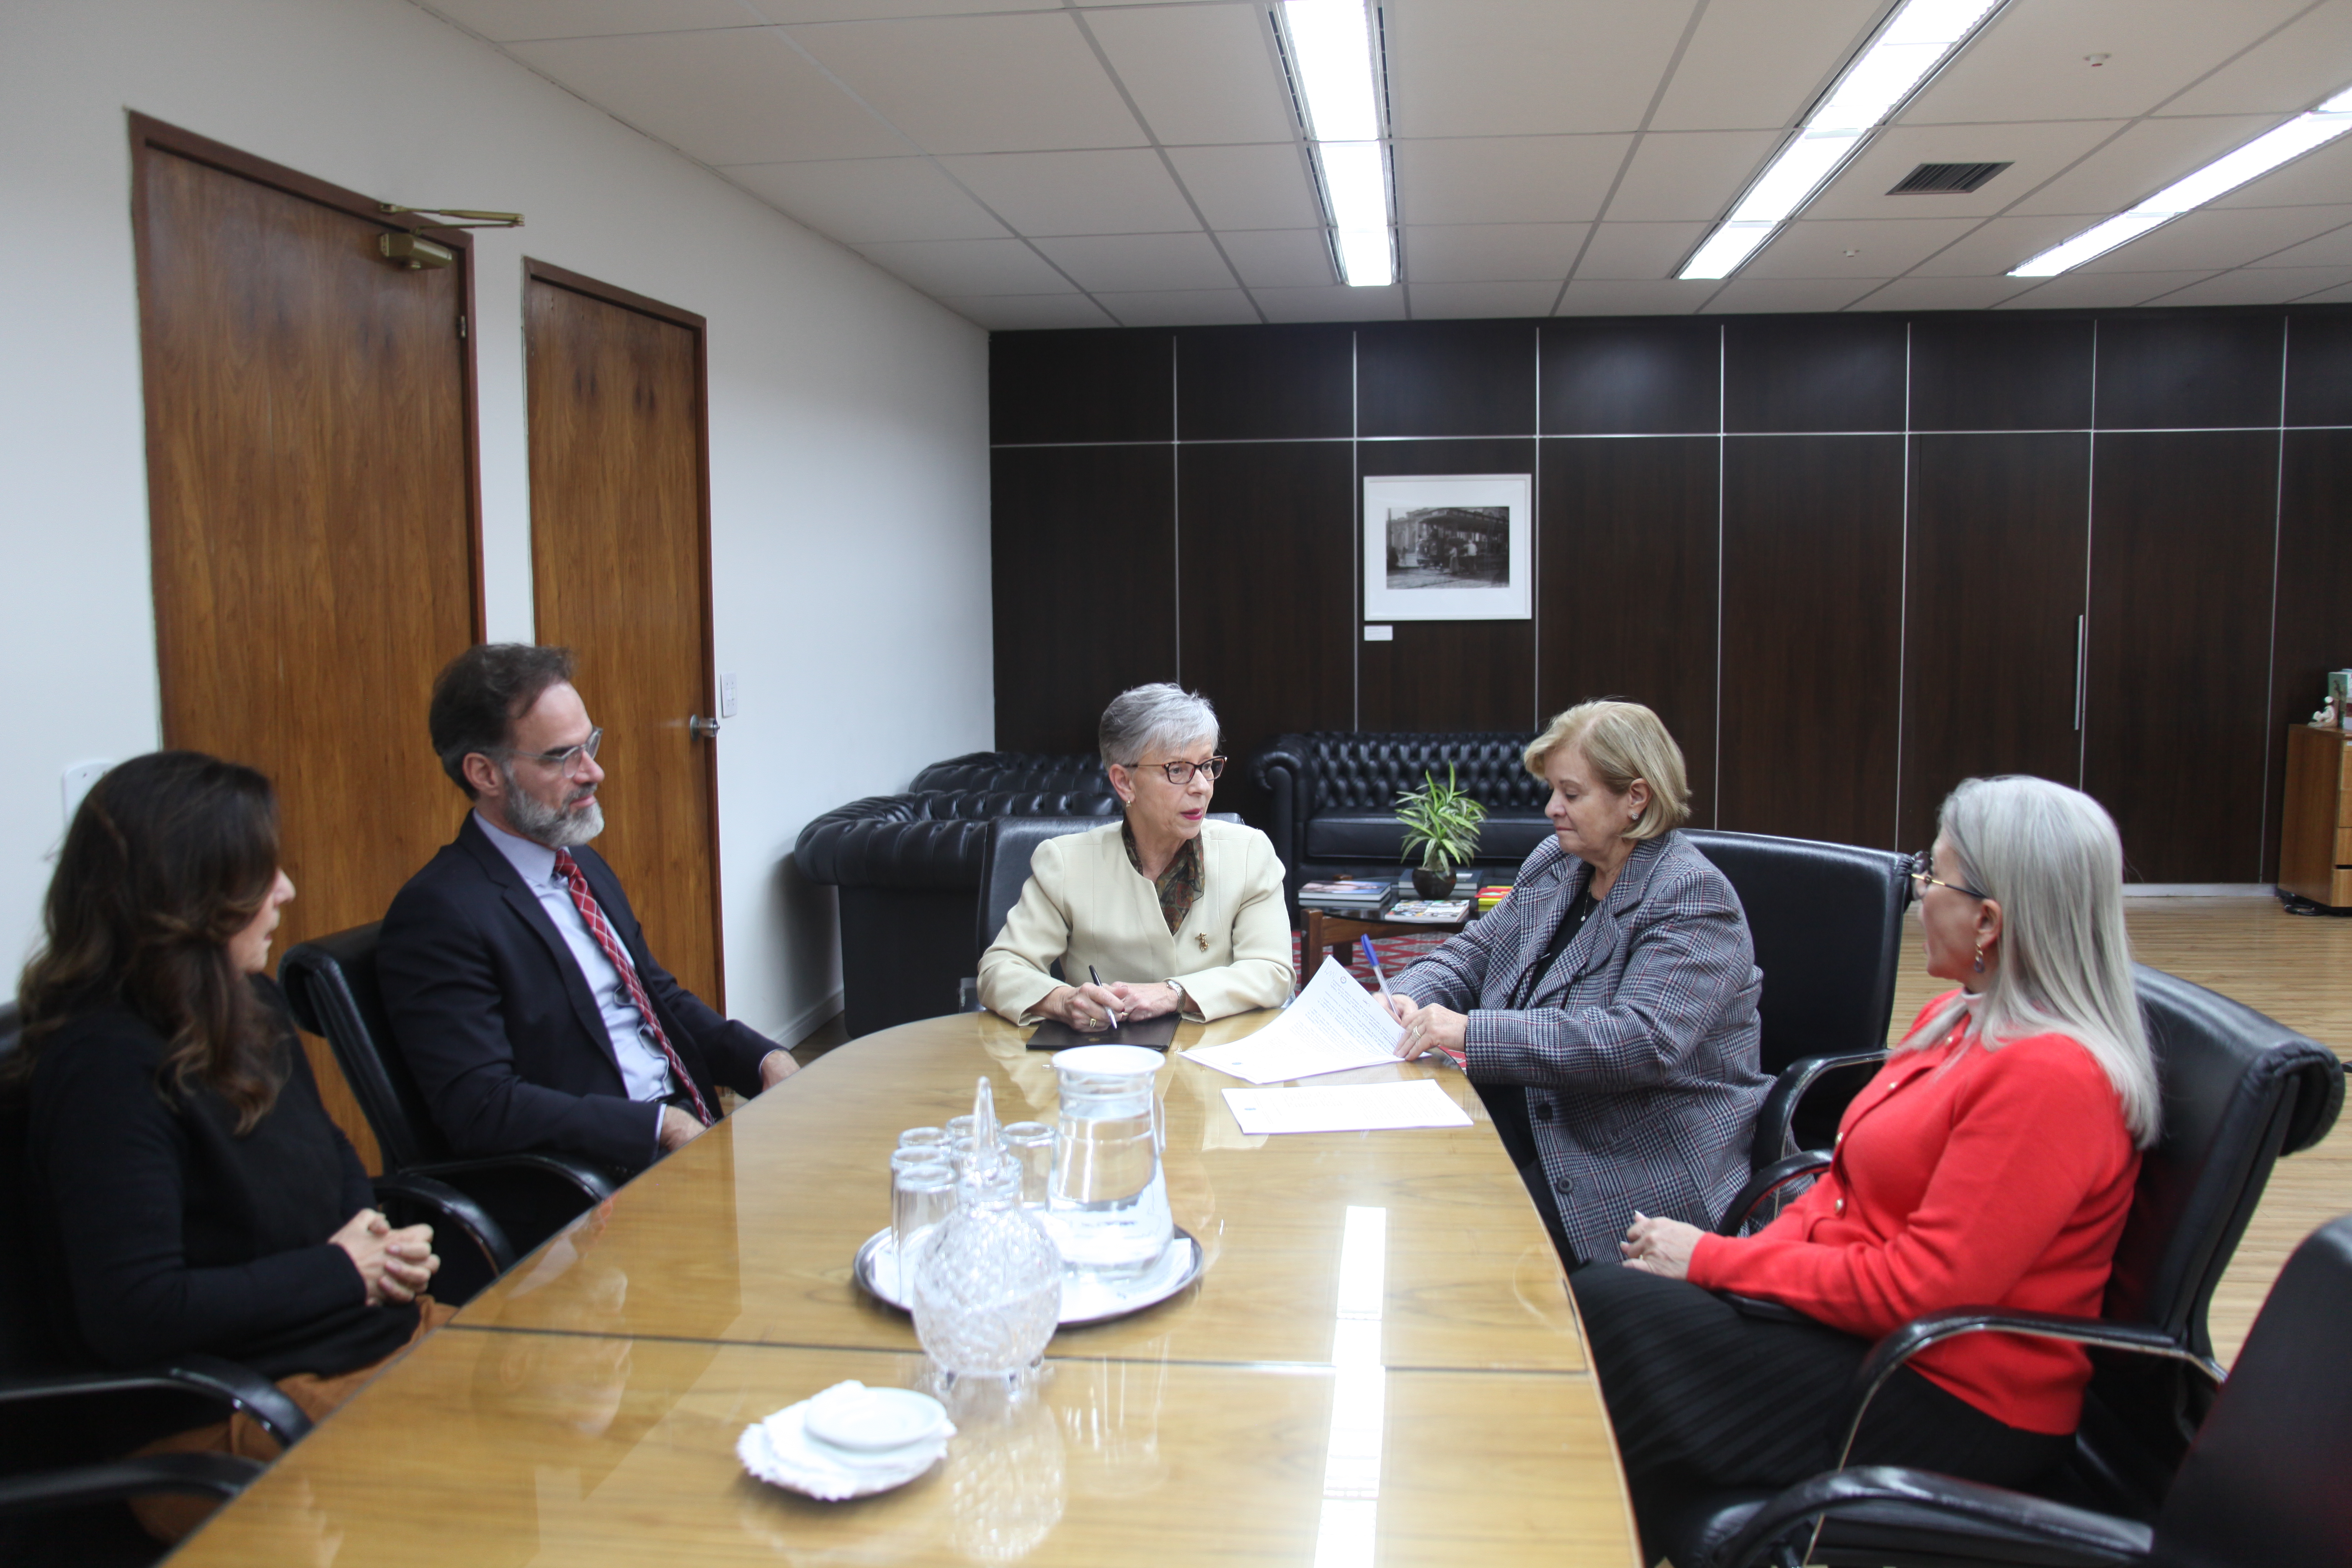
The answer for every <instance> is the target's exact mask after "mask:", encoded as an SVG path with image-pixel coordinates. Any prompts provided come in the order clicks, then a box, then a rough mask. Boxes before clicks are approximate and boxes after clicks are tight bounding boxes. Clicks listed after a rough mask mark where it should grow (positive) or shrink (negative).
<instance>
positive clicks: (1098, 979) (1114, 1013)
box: [1087, 963, 1118, 1028]
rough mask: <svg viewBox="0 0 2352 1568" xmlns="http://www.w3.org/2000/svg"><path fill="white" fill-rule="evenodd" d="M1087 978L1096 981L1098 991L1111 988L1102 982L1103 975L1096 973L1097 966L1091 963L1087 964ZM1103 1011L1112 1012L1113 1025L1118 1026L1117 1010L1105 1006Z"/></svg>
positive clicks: (1111, 1020) (1111, 1021)
mask: <svg viewBox="0 0 2352 1568" xmlns="http://www.w3.org/2000/svg"><path fill="white" fill-rule="evenodd" d="M1087 979H1089V980H1091V981H1093V982H1094V983H1095V989H1096V990H1097V991H1108V989H1110V987H1108V986H1107V985H1105V984H1103V983H1102V976H1101V975H1099V974H1097V973H1095V966H1094V965H1093V964H1091V963H1089V964H1087ZM1103 1011H1104V1012H1106V1013H1108V1014H1110V1023H1111V1027H1113V1028H1117V1027H1118V1013H1117V1011H1115V1010H1114V1009H1112V1008H1109V1007H1105V1008H1104V1009H1103Z"/></svg>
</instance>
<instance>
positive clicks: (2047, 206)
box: [2011, 115, 2343, 216]
mask: <svg viewBox="0 0 2352 1568" xmlns="http://www.w3.org/2000/svg"><path fill="white" fill-rule="evenodd" d="M2275 123H2276V121H2274V120H2271V119H2264V118H2260V117H2248V116H2245V115H2231V116H2225V117H2222V118H2219V119H2211V120H2143V121H2138V122H2137V124H2134V125H2131V126H2129V127H2127V128H2126V130H2125V131H2124V132H2123V133H2122V134H2121V135H2119V136H2117V137H2116V139H2115V140H2114V141H2112V142H2108V143H2107V144H2106V145H2105V146H2104V147H2101V148H2099V149H2098V150H2097V151H2096V152H2095V153H2091V155H2090V156H2088V157H2086V158H2084V160H2083V161H2082V162H2081V163H2078V164H2076V165H2075V166H2074V167H2073V168H2071V169H2069V170H2067V171H2066V172H2065V173H2064V174H2060V175H2058V176H2057V177H2056V178H2055V179H2053V180H2052V181H2050V182H2049V184H2045V185H2043V186H2042V188H2041V189H2040V190H2037V191H2035V192H2033V193H2032V195H2025V196H2021V197H2018V198H2016V200H2015V203H2014V205H2013V206H2012V207H2011V211H2014V212H2019V213H2028V214H2031V213H2098V214H2100V215H2101V216H2105V215H2107V214H2110V213H2119V212H2122V211H2123V210H2124V209H2125V208H2126V207H2131V206H2137V205H2138V204H2139V203H2141V202H2143V201H2146V200H2147V198H2148V197H2149V196H2151V195H2155V194H2156V193H2157V192H2158V191H2160V190H2162V189H2164V187H2165V186H2167V185H2168V184H2172V182H2173V181H2175V180H2177V179H2179V178H2180V176H2181V175H2183V174H2188V173H2189V171H2190V170H2192V169H2197V168H2201V167H2202V166H2204V165H2205V164H2206V163H2210V162H2211V161H2212V160H2213V159H2215V158H2218V157H2220V156H2221V154H2222V153H2226V152H2228V151H2229V150H2230V149H2231V148H2232V147H2235V146H2237V145H2239V144H2240V143H2241V142H2250V141H2252V139H2253V138H2254V137H2256V136H2259V135H2261V134H2262V133H2263V132H2265V131H2268V130H2269V129H2270V128H2271V127H2272V126H2273V124H2275ZM2255 183H2256V184H2262V182H2261V181H2256V182H2255ZM2335 199H2336V200H2337V201H2341V200H2343V196H2342V195H2341V194H2339V195H2336V198H2335ZM2265 205H2273V204H2265ZM2275 205H2287V204H2284V203H2279V204H2275Z"/></svg>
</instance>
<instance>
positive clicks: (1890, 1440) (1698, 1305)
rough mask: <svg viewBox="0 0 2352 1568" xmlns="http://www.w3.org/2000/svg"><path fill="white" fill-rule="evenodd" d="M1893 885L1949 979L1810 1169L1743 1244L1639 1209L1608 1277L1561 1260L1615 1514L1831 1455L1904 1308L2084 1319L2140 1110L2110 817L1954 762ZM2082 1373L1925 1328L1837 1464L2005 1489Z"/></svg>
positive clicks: (1801, 1472) (2135, 1153)
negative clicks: (1950, 986)
mask: <svg viewBox="0 0 2352 1568" xmlns="http://www.w3.org/2000/svg"><path fill="white" fill-rule="evenodd" d="M1913 879H1914V886H1915V887H1916V889H1917V890H1918V893H1919V915H1920V923H1921V924H1922V925H1923V926H1924V927H1925V929H1926V933H1927V972H1928V973H1930V974H1934V975H1937V976H1938V977H1941V978H1943V979H1947V980H1955V981H1958V983H1959V986H1960V988H1959V989H1958V990H1957V991H1953V992H1949V993H1948V994H1944V995H1942V996H1939V997H1937V999H1936V1000H1935V1001H1933V1002H1931V1003H1929V1004H1928V1005H1927V1007H1926V1008H1925V1009H1924V1010H1923V1011H1922V1012H1921V1013H1920V1015H1919V1017H1918V1019H1917V1021H1916V1023H1914V1024H1913V1026H1912V1028H1911V1032H1910V1033H1909V1034H1908V1035H1907V1036H1906V1037H1905V1038H1904V1040H1903V1043H1902V1044H1901V1045H1900V1046H1898V1047H1895V1053H1894V1055H1893V1056H1892V1057H1891V1058H1889V1059H1888V1061H1887V1063H1886V1065H1885V1067H1884V1068H1881V1069H1880V1070H1879V1073H1878V1075H1877V1077H1875V1078H1874V1079H1872V1080H1871V1082H1870V1084H1869V1086H1868V1087H1867V1088H1866V1089H1864V1090H1863V1092H1862V1093H1861V1095H1860V1096H1858V1097H1857V1098H1856V1099H1855V1100H1854V1101H1853V1104H1852V1105H1851V1106H1849V1107H1848V1108H1847V1110H1846V1113H1845V1116H1844V1118H1843V1121H1842V1122H1841V1123H1840V1126H1839V1130H1838V1137H1837V1147H1836V1150H1835V1152H1834V1163H1832V1166H1831V1168H1830V1170H1829V1171H1828V1173H1825V1174H1824V1175H1823V1176H1822V1178H1821V1179H1820V1180H1819V1181H1818V1182H1816V1183H1815V1184H1813V1186H1812V1187H1811V1190H1810V1191H1808V1192H1807V1193H1806V1194H1804V1195H1803V1196H1802V1197H1801V1198H1799V1199H1798V1200H1797V1201H1796V1202H1795V1203H1794V1204H1792V1205H1790V1207H1789V1208H1788V1209H1786V1210H1784V1211H1783V1212H1782V1213H1781V1215H1780V1217H1779V1218H1778V1219H1776V1220H1774V1221H1773V1222H1772V1223H1771V1224H1770V1225H1769V1226H1766V1227H1765V1228H1764V1229H1763V1230H1761V1231H1759V1232H1758V1233H1757V1234H1755V1235H1753V1236H1747V1237H1736V1238H1734V1237H1719V1236H1713V1235H1709V1234H1707V1233H1706V1232H1704V1231H1700V1230H1698V1229H1696V1228H1694V1227H1693V1226H1688V1225H1685V1224H1683V1223H1681V1222H1680V1221H1677V1220H1671V1219H1662V1218H1655V1217H1643V1218H1640V1219H1637V1220H1636V1221H1635V1222H1634V1224H1633V1226H1632V1227H1631V1228H1630V1229H1629V1230H1628V1231H1627V1232H1626V1235H1625V1240H1624V1242H1623V1243H1622V1245H1621V1246H1620V1247H1619V1249H1618V1250H1619V1251H1620V1252H1621V1253H1622V1254H1623V1255H1624V1261H1623V1266H1622V1267H1615V1266H1607V1265H1604V1266H1600V1267H1594V1268H1585V1269H1581V1270H1580V1271H1579V1272H1578V1273H1577V1274H1576V1275H1575V1276H1574V1277H1573V1279H1572V1284H1573V1286H1574V1289H1575V1292H1576V1299H1577V1305H1578V1308H1579V1310H1580V1313H1581V1315H1582V1317H1583V1320H1584V1326H1585V1332H1586V1336H1587V1339H1588V1341H1589V1342H1590V1347H1591V1355H1592V1360H1593V1364H1594V1367H1595V1369H1596V1371H1597V1372H1598V1373H1599V1375H1600V1378H1601V1391H1602V1394H1603V1395H1604V1396H1605V1397H1606V1399H1607V1401H1608V1405H1609V1414H1610V1418H1611V1421H1612V1424H1613V1426H1615V1429H1616V1435H1617V1444H1618V1449H1619V1452H1620V1454H1621V1456H1622V1458H1623V1460H1624V1464H1625V1470H1626V1477H1627V1480H1628V1482H1629V1484H1630V1486H1631V1488H1632V1489H1633V1501H1634V1507H1635V1510H1636V1511H1637V1512H1641V1511H1643V1510H1645V1509H1646V1508H1648V1507H1650V1506H1652V1505H1654V1503H1655V1502H1656V1501H1659V1500H1664V1499H1665V1498H1669V1497H1671V1496H1673V1495H1675V1493H1676V1492H1679V1491H1682V1490H1685V1489H1690V1488H1693V1487H1705V1488H1717V1487H1733V1486H1755V1487H1780V1486H1786V1485H1790V1484H1792V1483H1794V1482H1796V1481H1798V1480H1801V1479H1804V1478H1805V1477H1807V1476H1809V1475H1813V1474H1816V1473H1818V1472H1820V1471H1822V1470H1826V1469H1830V1468H1833V1467H1835V1466H1836V1465H1837V1463H1838V1459H1839V1455H1838V1449H1839V1447H1840V1446H1841V1445H1842V1444H1843V1440H1844V1436H1845V1434H1844V1430H1843V1421H1844V1419H1845V1416H1846V1413H1847V1411H1848V1410H1849V1409H1850V1407H1851V1400H1852V1398H1853V1374H1854V1372H1855V1371H1856V1369H1857V1368H1858V1367H1859V1366H1860V1364H1861V1362H1862V1359H1863V1357H1864V1355H1865V1354H1867V1353H1868V1352H1869V1350H1870V1346H1871V1343H1872V1342H1873V1341H1874V1340H1875V1339H1877V1338H1878V1337H1879V1336H1881V1335H1883V1334H1885V1333H1887V1332H1888V1331H1891V1330H1893V1329H1895V1327H1896V1326H1898V1325H1899V1324H1901V1323H1903V1322H1905V1321H1907V1320H1909V1319H1911V1318H1915V1317H1916V1316H1918V1315H1919V1314H1921V1313H1923V1312H1932V1311H1937V1310H1941V1309H1944V1308H1948V1307H1961V1306H1986V1305H1990V1306H1998V1307H2001V1308H2005V1309H2008V1310H2018V1311H2032V1312H2063V1313H2070V1314H2075V1315H2081V1316H2096V1315H2097V1313H2098V1310H2099V1303H2100V1299H2101V1297H2102V1295H2103V1294H2104V1292H2105V1288H2106V1282H2107V1270H2108V1265H2109V1263H2110V1262H2111V1260H2112V1259H2113V1258H2114V1256H2115V1249H2116V1241H2117V1239H2118V1238H2119V1237H2121V1236H2122V1234H2123V1227H2124V1220H2125V1216H2126V1214H2127V1213H2128V1212H2129V1210H2130V1207H2131V1201H2132V1191H2133V1184H2134V1182H2135V1181H2136V1179H2137V1176H2138V1173H2139V1151H2140V1150H2142V1149H2144V1148H2146V1147H2147V1146H2148V1145H2149V1144H2150V1143H2152V1142H2155V1139H2156V1133H2157V1123H2158V1089H2157V1082H2156V1069H2155V1066H2154V1063H2153V1061H2152V1059H2151V1058H2150V1057H2149V1054H2148V1047H2147V1034H2146V1032H2145V1030H2144V1028H2143V1027H2142V1025H2141V1021H2140V1016H2139V1008H2138V1005H2137V1000H2136V999H2135V997H2134V995H2133V993H2132V985H2131V973H2130V952H2129V947H2128V944H2127V942H2126V937H2125V934H2124V921H2123V899H2122V880H2123V848H2122V844H2121V842H2120V840H2119V839H2118V838H2117V837H2116V827H2115V824H2114V822H2113V821H2111V820H2110V819H2109V817H2108V816H2107V814H2106V813H2105V811H2104V810H2102V809H2101V808H2100V807H2099V805H2098V804H2097V803H2096V802H2095V801H2093V800H2092V799H2091V798H2090V797H2089V796H2088V795H2083V794H2081V793H2079V792H2077V791H2075V790H2071V789H2068V788H2065V787H2064V786H2063V785H2061V784H2051V783H2049V782H2047V781H2045V780H2042V779H2033V778H1999V779H1970V780H1969V781H1968V782H1967V783H1965V784H1961V785H1960V786H1959V788H1958V789H1956V790H1954V791H1953V792H1952V794H1951V796H1950V798H1948V800H1946V801H1945V803H1944V808H1943V814H1942V817H1941V821H1940V831H1939V832H1938V834H1937V839H1936V847H1935V851H1934V855H1933V857H1932V859H1930V858H1926V857H1923V858H1922V859H1921V863H1920V864H1919V865H1918V867H1917V868H1916V869H1915V871H1914V872H1913ZM1733 1296H1737V1297H1744V1298H1754V1299H1760V1300H1766V1301H1772V1302H1778V1303H1780V1304H1781V1305H1782V1306H1785V1307H1790V1308H1793V1309H1795V1310H1797V1311H1798V1312H1800V1313H1801V1314H1803V1318H1804V1320H1806V1321H1780V1320H1778V1319H1775V1318H1771V1317H1765V1316H1761V1315H1757V1314H1754V1313H1752V1312H1749V1311H1743V1310H1741V1309H1740V1308H1739V1307H1738V1306H1736V1305H1735V1304H1734V1303H1733V1301H1732V1300H1729V1299H1728V1298H1730V1297H1733ZM2090 1373H2091V1368H2090V1361H2089V1358H2088V1357H2087V1356H2085V1355H2084V1352H2082V1350H2080V1349H2079V1348H2077V1347H2075V1346H2073V1345H2069V1344H2063V1343H2060V1342H2054V1341H2042V1340H2026V1339H2021V1338H2017V1337H2014V1336H2010V1335H2002V1334H1972V1335H1968V1336H1964V1337H1962V1338H1960V1339H1957V1340H1952V1341H1948V1342H1945V1343H1944V1344H1941V1345H1938V1346H1937V1347H1935V1348H1934V1349H1932V1350H1929V1351H1927V1352H1923V1353H1922V1354H1920V1355H1919V1356H1917V1357H1916V1358H1915V1359H1914V1360H1913V1361H1912V1362H1911V1363H1909V1364H1908V1365H1907V1366H1906V1367H1905V1368H1904V1369H1903V1370H1902V1371H1900V1372H1898V1373H1895V1376H1894V1377H1893V1378H1892V1379H1890V1380H1889V1382H1888V1383H1887V1384H1886V1385H1885V1387H1884V1388H1883V1389H1881V1391H1880V1392H1879V1394H1878V1397H1877V1398H1876V1399H1875V1400H1874V1402H1873V1403H1872V1405H1871V1407H1870V1413H1869V1415H1868V1417H1867V1419H1866V1420H1865V1421H1864V1426H1863V1428H1862V1432H1861V1435H1860V1436H1859V1438H1858V1439H1857V1440H1856V1442H1855V1445H1854V1450H1853V1455H1852V1457H1851V1458H1850V1459H1849V1460H1848V1462H1849V1463H1852V1464H1857V1465H1863V1464H1893V1465H1907V1466H1913V1467H1916V1468H1922V1469H1932V1470H1938V1471H1942V1472H1944V1473H1946V1474H1950V1475H1958V1476H1964V1477H1967V1478H1969V1479H1974V1480H1980V1481H1986V1482H1990V1483H1993V1484H1996V1485H2007V1486H2016V1485H2021V1484H2023V1483H2026V1482H2029V1481H2031V1480H2032V1479H2035V1478H2036V1477H2037V1476H2039V1475H2041V1474H2042V1473H2043V1472H2045V1471H2047V1470H2049V1469H2051V1468H2053V1467H2055V1466H2056V1465H2057V1464H2058V1463H2059V1462H2060V1461H2061V1460H2063V1458H2065V1456H2066V1454H2067V1453H2068V1451H2069V1450H2070V1448H2071V1447H2072V1438H2073V1434H2074V1426H2075V1422H2076V1420H2077V1418H2078V1417H2079V1415H2080V1414H2081V1410H2082V1395H2083V1385H2084V1384H2085V1383H2086V1382H2088V1381H2089V1378H2090Z"/></svg>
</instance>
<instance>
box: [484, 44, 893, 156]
mask: <svg viewBox="0 0 2352 1568" xmlns="http://www.w3.org/2000/svg"><path fill="white" fill-rule="evenodd" d="M508 52H509V53H510V54H512V55H513V56H514V57H515V58H517V59H519V60H520V61H522V62H523V63H524V64H525V65H527V66H530V67H531V68H534V69H536V70H539V71H542V72H544V73H545V74H547V75H548V76H551V77H552V78H554V79H556V80H557V81H560V82H562V84H563V85H564V86H566V87H568V88H570V89H572V91H574V92H576V93H578V94H580V96H581V97H583V98H584V99H586V100H588V101H589V102H591V103H593V104H595V105H597V106H598V107H599V108H601V109H604V110H607V111H609V112H611V113H613V114H614V115H617V116H619V117H620V118H621V119H623V120H625V121H628V122H629V123H630V124H632V125H634V126H635V127H636V128H637V129H638V130H640V131H643V132H646V134H647V135H649V136H654V137H657V138H659V139H660V140H662V141H664V142H668V143H669V144H670V145H671V146H673V147H676V148H677V149H678V150H679V151H680V152H682V153H685V154H686V155H687V156H688V157H689V158H698V159H700V160H701V161H702V162H703V163H773V162H778V161H782V160H784V159H793V158H879V157H887V156H889V155H891V154H893V153H906V152H908V151H911V149H909V148H908V145H907V144H906V142H904V141H903V140H901V139H900V138H899V137H898V136H895V135H893V134H892V133H891V132H890V128H889V127H888V126H887V125H884V124H883V123H882V122H881V121H878V120H876V119H875V118H874V116H872V115H871V114H868V113H867V112H866V110H863V109H860V108H859V107H858V106H857V104H856V101H855V100H852V99H851V98H850V97H849V96H848V95H847V94H846V93H844V92H843V91H842V90H841V89H839V88H836V87H835V86H834V84H833V83H831V82H829V81H827V80H825V79H824V73H823V72H822V71H819V70H818V69H816V68H814V66H812V65H810V64H809V63H808V61H806V60H805V59H803V58H801V57H800V55H799V54H797V53H796V52H794V51H793V47H791V46H790V45H789V44H787V43H786V42H785V41H784V40H783V39H782V37H778V36H777V35H776V34H775V33H774V31H773V30H772V29H770V28H766V27H752V28H738V29H732V30H730V31H727V32H710V33H649V34H645V35H641V36H639V37H627V38H581V39H576V40H571V41H565V42H556V43H544V44H516V45H513V46H511V47H509V51H508Z"/></svg>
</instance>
